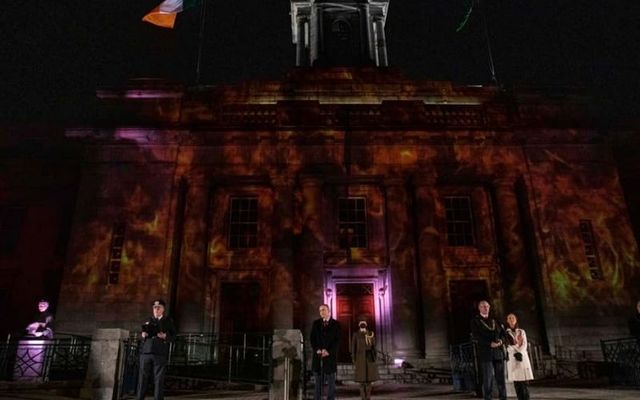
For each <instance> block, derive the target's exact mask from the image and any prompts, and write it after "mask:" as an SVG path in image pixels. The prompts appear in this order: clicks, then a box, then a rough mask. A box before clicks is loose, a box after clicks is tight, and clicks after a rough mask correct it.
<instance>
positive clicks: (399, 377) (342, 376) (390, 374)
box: [337, 363, 452, 384]
mask: <svg viewBox="0 0 640 400" xmlns="http://www.w3.org/2000/svg"><path fill="white" fill-rule="evenodd" d="M378 374H379V375H380V380H379V382H382V383H384V382H395V383H406V384H427V383H441V384H451V383H452V379H451V370H450V369H446V368H434V367H426V366H423V367H420V368H416V367H414V368H405V367H400V366H396V365H394V364H386V365H385V364H383V363H378ZM337 379H338V381H340V382H342V383H343V384H352V383H355V382H354V367H353V365H352V364H338V377H337Z"/></svg>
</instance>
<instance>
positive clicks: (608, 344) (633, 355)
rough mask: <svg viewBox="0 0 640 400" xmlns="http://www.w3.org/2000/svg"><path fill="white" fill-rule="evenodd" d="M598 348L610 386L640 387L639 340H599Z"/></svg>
mask: <svg viewBox="0 0 640 400" xmlns="http://www.w3.org/2000/svg"><path fill="white" fill-rule="evenodd" d="M600 346H601V348H602V356H603V358H604V361H605V362H606V363H607V372H608V375H609V381H610V382H611V384H613V385H624V386H636V387H637V386H640V338H624V339H613V340H601V341H600Z"/></svg>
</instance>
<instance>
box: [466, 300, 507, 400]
mask: <svg viewBox="0 0 640 400" xmlns="http://www.w3.org/2000/svg"><path fill="white" fill-rule="evenodd" d="M490 308H491V306H490V305H489V302H488V301H486V300H482V301H480V302H479V303H478V311H479V313H478V315H476V316H475V317H474V318H473V319H472V320H471V336H472V340H474V341H475V342H476V348H477V355H478V363H479V364H480V370H481V371H482V392H483V394H484V399H485V400H491V395H492V392H493V379H494V377H495V380H496V383H497V385H498V395H499V397H500V400H507V387H506V385H505V377H504V358H505V353H504V347H503V343H504V338H505V331H504V327H503V326H502V325H501V324H500V323H499V322H498V321H496V319H495V318H493V317H490V316H489V310H490Z"/></svg>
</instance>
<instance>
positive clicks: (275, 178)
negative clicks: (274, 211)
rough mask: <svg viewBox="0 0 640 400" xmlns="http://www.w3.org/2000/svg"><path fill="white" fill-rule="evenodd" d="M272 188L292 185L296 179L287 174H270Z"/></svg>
mask: <svg viewBox="0 0 640 400" xmlns="http://www.w3.org/2000/svg"><path fill="white" fill-rule="evenodd" d="M269 179H270V180H271V185H272V186H273V187H274V188H282V187H293V186H294V185H295V183H296V179H295V177H293V176H290V175H288V174H279V175H271V176H270V177H269Z"/></svg>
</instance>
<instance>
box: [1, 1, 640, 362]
mask: <svg viewBox="0 0 640 400" xmlns="http://www.w3.org/2000/svg"><path fill="white" fill-rule="evenodd" d="M387 6H388V1H386V0H385V1H373V0H368V1H355V0H351V1H333V2H324V1H313V0H308V1H297V0H292V32H293V40H294V43H295V44H296V49H297V52H296V54H297V60H296V61H297V65H298V67H296V68H293V69H292V70H291V72H290V73H289V74H288V75H287V76H286V77H284V78H283V79H282V80H281V81H277V82H272V81H260V82H258V81H249V82H245V83H243V84H239V85H234V86H215V87H209V86H195V87H193V86H191V87H190V86H184V85H177V84H169V83H167V82H163V81H155V80H133V81H130V83H129V85H128V86H126V87H120V88H112V89H101V90H99V91H98V92H97V96H98V98H99V99H100V101H101V104H102V107H103V108H102V113H103V115H106V116H107V118H106V119H104V120H101V121H99V122H96V123H95V124H94V125H91V126H83V127H70V128H68V129H66V131H65V132H64V137H63V138H60V139H59V140H61V141H63V142H64V143H66V145H67V146H73V147H74V148H75V147H79V148H80V149H81V150H80V152H76V153H74V154H78V155H77V157H76V158H74V161H73V163H71V164H64V165H66V167H65V168H66V169H65V171H67V174H68V175H70V176H76V178H75V180H73V179H71V178H70V179H69V181H70V182H72V183H73V187H74V188H75V190H74V191H72V192H67V193H73V199H72V201H71V200H70V201H67V202H66V203H65V204H70V205H71V206H72V207H71V206H70V207H71V209H72V210H73V212H72V213H71V214H72V217H70V218H69V223H70V229H69V234H68V240H66V241H65V243H68V247H67V251H66V263H65V265H64V273H63V278H62V283H61V286H60V290H59V299H58V303H59V304H58V307H57V320H58V329H60V330H63V331H65V332H76V333H90V332H91V331H92V330H93V329H94V328H98V327H122V328H126V329H132V330H136V329H138V327H139V323H140V321H141V319H142V318H143V317H144V316H145V315H146V314H147V313H148V312H149V301H150V300H151V299H152V298H155V297H164V298H166V299H167V300H168V302H169V304H170V312H171V313H172V314H173V315H174V316H175V318H176V319H177V322H178V325H179V329H180V331H181V332H206V333H221V332H256V331H270V330H272V329H277V328H297V329H301V330H302V331H303V332H307V331H308V329H309V327H310V325H311V321H312V320H313V319H315V318H317V307H318V305H319V304H322V303H327V304H329V305H331V307H332V309H333V314H334V316H335V317H336V318H337V319H338V320H339V321H340V322H341V323H342V326H343V332H344V334H345V337H346V336H347V335H348V333H349V332H351V331H352V330H353V329H354V327H355V326H356V325H355V324H356V318H358V317H360V316H366V317H367V318H368V319H369V320H370V322H371V324H372V326H373V327H374V329H375V330H376V331H377V334H378V336H379V338H380V344H379V347H380V350H382V351H384V352H385V353H388V354H389V355H391V356H392V357H394V358H403V359H411V360H418V359H422V360H425V359H426V362H428V363H431V364H433V365H436V364H446V363H447V362H448V361H447V360H448V349H449V347H448V346H449V344H451V343H459V342H463V341H466V340H468V326H469V324H468V323H469V319H470V318H471V316H472V314H473V307H474V304H475V302H477V301H478V300H479V299H481V298H489V299H490V300H491V302H492V304H493V310H494V311H496V312H497V315H500V316H501V315H504V313H506V312H510V311H515V312H516V313H517V314H518V315H519V316H520V320H521V322H522V324H523V325H524V326H525V327H526V328H527V331H528V333H529V336H530V339H531V340H533V341H534V342H536V343H539V344H541V345H542V346H543V347H545V348H547V349H549V350H551V351H554V349H555V348H556V346H564V347H569V348H572V349H575V350H582V351H586V352H592V353H593V355H594V356H597V353H598V351H599V350H598V349H599V339H601V338H610V337H620V336H625V334H626V325H625V324H626V316H627V314H628V312H629V310H630V309H631V305H632V304H634V303H635V299H636V297H637V296H638V295H640V290H639V289H638V288H639V287H640V270H639V269H638V267H639V265H638V262H639V255H638V248H637V244H636V240H635V237H634V234H633V228H632V225H631V222H630V219H629V215H628V209H627V204H626V203H625V197H624V195H623V191H622V187H621V185H620V182H619V177H618V169H617V166H616V161H615V159H614V157H613V152H612V149H611V146H610V143H609V141H608V139H607V136H605V135H603V134H602V129H601V125H600V123H599V121H600V119H599V118H598V110H597V109H596V108H595V107H593V105H592V104H593V103H592V102H591V101H590V99H589V97H588V96H586V95H585V94H584V93H581V92H579V91H577V90H566V91H562V92H553V93H550V92H548V91H544V90H540V89H535V88H533V89H532V88H528V89H518V90H512V91H504V90H501V89H499V88H496V87H494V86H461V85H456V84H454V83H451V82H435V81H426V82H415V81H412V80H410V79H408V78H406V77H405V76H403V75H402V73H400V72H398V71H395V70H393V69H390V68H388V67H387V56H386V46H385V40H384V21H385V17H386V13H387ZM620 129H622V128H620ZM51 163H52V164H55V165H61V163H62V161H60V160H53V161H51ZM5 282H6V281H5ZM2 284H3V285H4V284H5V283H2ZM343 342H344V343H345V345H344V348H343V349H342V350H341V351H342V354H341V356H342V357H346V340H345V341H343Z"/></svg>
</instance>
